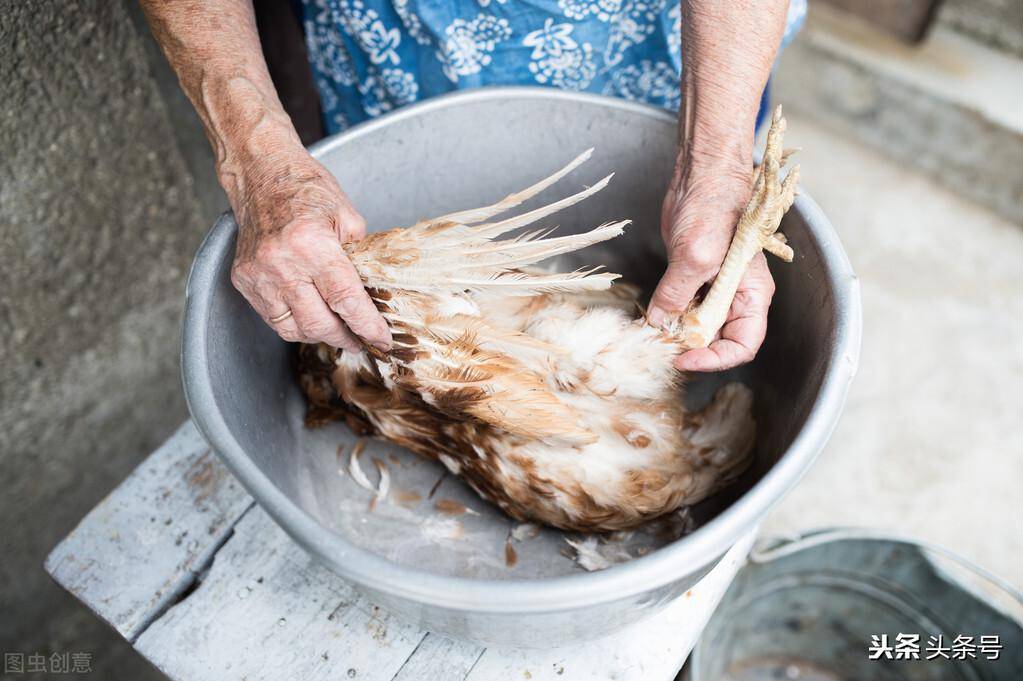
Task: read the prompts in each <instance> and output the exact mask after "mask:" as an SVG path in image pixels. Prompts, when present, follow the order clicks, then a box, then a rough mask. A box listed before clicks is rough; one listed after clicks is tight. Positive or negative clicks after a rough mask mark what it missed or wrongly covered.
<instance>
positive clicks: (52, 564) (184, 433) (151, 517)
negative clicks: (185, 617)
mask: <svg viewBox="0 0 1023 681" xmlns="http://www.w3.org/2000/svg"><path fill="white" fill-rule="evenodd" d="M252 503H253V502H252V499H251V498H250V497H249V495H248V494H247V493H246V492H245V491H244V489H242V487H241V485H240V484H239V483H238V482H237V481H236V480H235V479H234V477H233V476H232V475H231V474H230V473H229V472H228V471H227V469H226V468H225V467H224V466H223V464H221V463H220V461H219V460H218V459H217V457H216V455H215V454H214V453H213V452H212V451H210V448H209V445H207V444H206V442H205V440H203V438H202V436H201V435H200V434H199V432H198V431H197V430H196V429H195V426H193V425H192V422H191V421H188V422H186V423H185V424H184V425H182V426H181V428H179V429H178V431H177V432H176V433H175V434H174V435H173V436H172V437H171V438H170V439H169V440H167V442H165V443H164V444H163V445H162V446H161V447H160V448H159V449H158V450H156V452H154V453H153V454H152V455H151V456H150V457H149V458H148V459H147V460H146V461H145V462H144V463H143V464H142V465H141V466H139V467H138V468H137V469H136V470H135V471H134V472H133V473H132V474H131V475H130V476H129V477H128V478H127V479H126V480H125V481H124V482H123V483H121V485H120V486H118V487H117V488H116V489H115V490H114V491H113V492H111V493H110V494H109V495H108V496H107V497H106V498H105V499H104V500H103V501H102V502H100V504H99V505H98V506H97V507H96V508H94V509H93V510H92V511H91V512H90V513H89V515H87V516H86V517H85V518H84V519H83V520H82V522H81V523H79V525H78V527H76V528H75V529H74V531H72V532H71V534H69V535H68V536H67V537H66V538H65V539H64V541H62V542H61V543H60V544H59V545H58V546H57V547H56V548H55V549H54V550H53V551H52V552H51V553H50V555H49V557H48V558H47V560H46V570H47V572H49V573H50V575H51V576H52V577H53V578H54V579H55V580H56V581H57V582H58V583H60V584H61V586H63V587H64V588H65V589H67V590H68V591H70V592H71V593H72V594H73V595H74V596H75V597H77V598H78V599H79V600H81V601H82V602H83V603H84V604H85V605H87V606H88V607H89V608H90V609H92V610H93V611H94V612H95V613H96V614H97V615H98V616H99V617H100V618H102V619H103V620H104V621H106V622H107V623H109V624H110V625H111V626H112V627H114V628H115V629H116V630H117V631H118V632H120V634H121V635H122V636H124V637H125V638H126V639H128V640H129V641H133V640H134V639H135V638H136V637H137V636H138V635H139V633H140V632H141V631H142V630H143V629H145V628H146V626H148V624H149V622H150V621H152V619H153V618H154V617H156V616H157V615H158V614H159V613H160V612H162V611H163V610H164V609H166V607H167V606H168V605H169V604H170V603H171V602H173V600H174V599H175V598H176V597H177V596H178V595H179V594H180V593H181V592H182V591H184V590H185V589H187V588H188V586H189V585H190V584H191V583H192V582H193V581H194V579H195V573H196V572H197V571H199V570H201V569H202V568H203V566H204V565H205V564H206V563H207V562H208V561H209V559H210V557H211V556H212V555H213V553H214V552H215V551H216V550H217V548H218V547H219V546H220V545H221V544H222V543H223V542H224V540H225V538H226V537H227V536H228V534H229V533H230V531H231V528H232V526H233V525H234V524H235V523H236V522H237V521H238V519H239V518H241V516H242V515H243V514H244V513H245V512H246V510H247V509H248V508H249V507H250V506H251V505H252Z"/></svg>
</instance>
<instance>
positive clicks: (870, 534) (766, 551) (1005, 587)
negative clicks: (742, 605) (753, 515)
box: [748, 527, 1023, 604]
mask: <svg viewBox="0 0 1023 681" xmlns="http://www.w3.org/2000/svg"><path fill="white" fill-rule="evenodd" d="M846 539H873V540H879V541H889V542H898V543H901V544H909V545H911V546H915V547H918V548H922V549H925V550H926V551H929V552H931V553H935V554H937V555H939V556H941V557H942V558H947V559H948V560H950V561H952V562H954V563H956V564H957V565H959V566H960V567H962V568H965V569H966V570H968V571H969V572H971V573H973V574H975V575H977V576H979V577H982V578H984V579H986V580H987V581H989V582H990V583H992V584H993V585H995V586H997V587H998V588H999V589H1001V590H1002V591H1004V592H1005V593H1006V594H1008V595H1009V596H1011V597H1012V598H1014V599H1015V600H1016V602H1017V603H1020V604H1023V592H1020V590H1019V589H1017V588H1016V587H1015V586H1013V585H1012V584H1010V583H1009V582H1007V581H1005V580H1004V579H1002V578H1001V577H999V576H998V575H996V574H994V573H993V572H991V571H990V570H987V569H986V568H983V567H981V566H979V565H977V564H976V563H973V562H972V561H970V560H968V559H966V558H964V557H963V556H960V555H959V554H957V553H954V552H953V551H951V550H949V549H947V548H945V547H944V546H941V545H940V544H935V543H932V542H929V541H924V540H921V539H915V538H913V537H909V536H906V535H900V534H897V533H892V532H884V531H881V530H873V529H870V528H865V527H864V528H859V527H829V528H822V529H819V530H811V531H809V532H804V533H796V534H792V535H781V534H777V535H765V536H763V537H759V538H758V539H757V541H756V543H754V545H753V548H752V549H751V550H750V553H749V558H748V560H749V562H750V563H754V564H758V565H759V564H764V563H770V562H771V561H774V560H778V559H779V558H784V557H785V556H789V555H792V554H793V553H796V552H797V551H802V550H803V549H808V548H812V547H814V546H821V545H823V544H830V543H832V542H836V541H843V540H846Z"/></svg>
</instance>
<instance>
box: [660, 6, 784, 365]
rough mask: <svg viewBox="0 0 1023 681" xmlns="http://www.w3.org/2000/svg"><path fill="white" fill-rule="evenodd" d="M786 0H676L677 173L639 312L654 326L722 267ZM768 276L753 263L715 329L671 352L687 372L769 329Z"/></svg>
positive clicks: (729, 355)
mask: <svg viewBox="0 0 1023 681" xmlns="http://www.w3.org/2000/svg"><path fill="white" fill-rule="evenodd" d="M787 6H788V3H787V0H756V1H755V2H748V3H737V2H731V1H729V0H683V2H682V65H683V66H682V84H681V87H682V106H681V108H680V111H679V151H678V157H677V159H676V166H675V172H674V174H673V176H672V180H671V184H670V185H669V188H668V192H667V194H666V195H665V198H664V203H663V205H662V210H661V236H662V237H663V239H664V243H665V246H666V248H667V251H668V268H667V270H666V272H665V274H664V276H663V278H662V279H661V282H660V284H659V285H658V287H657V290H656V291H655V293H654V296H653V298H652V299H651V301H650V307H649V309H648V312H647V318H648V319H649V320H650V323H652V324H654V325H656V326H660V325H662V324H663V323H664V322H665V321H666V320H668V319H670V318H672V317H676V316H678V315H679V314H681V313H684V312H685V310H686V308H687V307H688V306H689V303H690V302H691V301H692V300H693V298H694V296H696V294H697V292H698V291H699V290H700V288H701V287H702V286H703V285H704V284H706V283H707V282H709V281H711V280H712V279H713V278H714V276H715V275H716V274H717V271H718V268H719V267H720V266H721V263H722V261H723V260H724V256H725V253H726V251H727V250H728V246H729V243H730V242H731V239H732V235H733V233H734V231H735V225H736V223H737V222H738V219H739V216H740V214H741V213H742V211H743V209H744V208H745V206H746V204H747V202H748V201H749V198H750V174H751V170H752V165H753V136H754V130H755V125H756V116H757V111H758V110H759V107H760V98H761V96H762V94H763V91H764V88H765V86H766V84H767V79H768V77H769V76H770V73H771V65H772V64H773V62H774V58H775V55H776V53H777V51H778V47H779V45H780V43H781V38H782V34H783V33H784V29H785V16H786V12H787ZM773 295H774V280H773V279H772V278H771V273H770V271H769V270H768V268H767V261H766V259H765V258H764V255H763V254H759V255H757V256H756V257H755V258H754V259H753V261H752V262H751V264H750V266H749V269H748V270H747V272H746V275H745V277H744V278H743V280H742V283H741V284H740V286H739V290H738V292H737V293H736V295H735V299H734V301H733V303H732V307H731V309H730V311H729V315H728V319H727V321H726V322H725V325H724V327H723V328H722V329H721V334H720V335H721V337H720V338H719V339H717V340H715V341H714V342H712V343H711V344H710V346H708V347H707V348H700V349H695V350H690V351H688V352H686V353H684V354H682V355H680V356H679V358H678V360H677V362H676V366H677V367H678V368H679V369H683V370H688V371H719V370H723V369H727V368H730V367H733V366H737V365H739V364H742V363H744V362H748V361H749V360H751V359H752V358H753V357H754V356H755V355H756V352H757V350H758V349H759V348H760V344H761V343H762V342H763V340H764V335H765V334H766V332H767V310H768V307H769V305H770V303H771V297H772V296H773Z"/></svg>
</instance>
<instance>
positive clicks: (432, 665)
mask: <svg viewBox="0 0 1023 681" xmlns="http://www.w3.org/2000/svg"><path fill="white" fill-rule="evenodd" d="M483 650H484V649H483V648H482V647H480V646H478V645H476V644H474V643H468V642H465V641H455V640H453V639H450V638H445V637H444V636H440V635H439V634H427V635H426V638H424V639H423V641H422V643H420V644H419V647H418V648H416V650H415V652H414V653H412V656H411V657H409V659H408V660H406V661H405V664H404V665H402V667H401V669H400V670H399V671H398V673H397V675H396V676H395V677H394V681H451V680H452V679H454V680H455V681H461V679H464V678H465V676H466V675H467V674H468V673H469V671H470V670H471V669H472V667H473V665H474V664H476V661H477V660H478V659H479V658H480V655H482V654H483Z"/></svg>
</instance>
